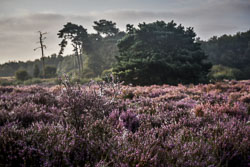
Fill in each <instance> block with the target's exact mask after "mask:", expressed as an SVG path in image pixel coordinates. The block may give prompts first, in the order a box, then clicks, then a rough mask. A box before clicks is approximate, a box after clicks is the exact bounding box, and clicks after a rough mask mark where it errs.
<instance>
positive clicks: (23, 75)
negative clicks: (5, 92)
mask: <svg viewBox="0 0 250 167" xmlns="http://www.w3.org/2000/svg"><path fill="white" fill-rule="evenodd" d="M15 77H16V79H17V80H19V81H25V80H28V79H29V74H28V72H27V71H26V70H18V71H16V73H15Z"/></svg>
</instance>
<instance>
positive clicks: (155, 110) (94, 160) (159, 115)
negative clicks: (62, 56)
mask: <svg viewBox="0 0 250 167" xmlns="http://www.w3.org/2000/svg"><path fill="white" fill-rule="evenodd" d="M249 92H250V81H230V82H220V83H216V84H207V85H188V86H184V85H178V86H169V85H163V86H156V85H152V86H148V87H131V86H123V85H120V84H117V83H116V84H115V83H99V84H96V83H92V84H89V85H85V86H80V85H75V86H72V85H70V84H69V83H68V82H64V84H62V85H61V86H54V87H50V88H48V87H39V86H26V87H0V166H15V167H18V166H45V167H50V166H96V167H106V166H111V167H144V166H146V167H148V166H153V167H156V166H157V167H165V166H166V167H206V166H209V167H220V166H231V167H237V166H240V167H244V166H249V165H250V154H249V153H250V140H249V137H250V123H249V112H250V94H249Z"/></svg>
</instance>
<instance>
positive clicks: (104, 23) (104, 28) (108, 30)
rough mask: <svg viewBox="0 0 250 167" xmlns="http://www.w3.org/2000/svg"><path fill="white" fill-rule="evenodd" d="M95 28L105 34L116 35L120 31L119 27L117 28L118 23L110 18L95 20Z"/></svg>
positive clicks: (99, 32)
mask: <svg viewBox="0 0 250 167" xmlns="http://www.w3.org/2000/svg"><path fill="white" fill-rule="evenodd" d="M94 24H95V25H94V26H93V28H94V29H95V30H96V31H97V32H98V34H103V35H107V36H114V35H116V34H117V33H118V32H119V29H118V28H116V23H113V22H112V21H108V20H104V19H103V20H99V21H94Z"/></svg>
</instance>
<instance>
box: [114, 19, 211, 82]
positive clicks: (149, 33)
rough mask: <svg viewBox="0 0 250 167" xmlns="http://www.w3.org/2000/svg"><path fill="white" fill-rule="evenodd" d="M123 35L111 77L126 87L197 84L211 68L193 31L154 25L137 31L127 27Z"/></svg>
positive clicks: (157, 23) (148, 25) (139, 27)
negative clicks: (119, 80) (113, 76)
mask: <svg viewBox="0 0 250 167" xmlns="http://www.w3.org/2000/svg"><path fill="white" fill-rule="evenodd" d="M127 31H128V33H127V35H126V36H125V37H124V38H123V39H122V40H121V41H120V42H119V43H118V48H119V52H120V55H119V56H117V57H116V58H117V61H118V63H117V65H116V66H115V67H114V74H115V75H117V76H118V77H119V78H120V79H121V80H123V81H125V83H127V84H129V83H132V84H134V85H151V84H165V83H167V84H177V83H197V82H201V81H202V80H203V79H204V76H206V75H207V73H208V72H209V69H210V68H211V64H210V63H208V62H206V61H205V60H206V58H207V56H206V55H205V54H204V52H203V51H202V50H201V48H200V44H199V43H196V42H195V36H196V34H195V32H194V31H193V28H190V27H189V28H186V29H185V28H184V27H183V26H182V25H178V26H177V24H176V23H175V22H174V21H171V22H169V23H167V24H166V23H165V22H164V21H156V22H153V23H149V24H146V23H142V24H139V25H138V28H134V27H133V26H132V25H128V26H127Z"/></svg>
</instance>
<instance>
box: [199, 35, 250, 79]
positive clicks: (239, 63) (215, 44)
mask: <svg viewBox="0 0 250 167" xmlns="http://www.w3.org/2000/svg"><path fill="white" fill-rule="evenodd" d="M201 44H202V45H201V46H202V48H203V50H204V51H205V53H206V54H207V55H208V56H209V57H208V58H209V60H210V61H211V62H212V63H213V64H214V65H219V64H220V65H223V66H227V67H230V68H236V69H239V70H241V72H242V77H241V79H249V78H250V30H248V31H247V32H243V33H237V34H235V35H223V36H221V37H217V36H214V37H212V38H210V39H209V40H208V41H201ZM239 79H240V78H239Z"/></svg>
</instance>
